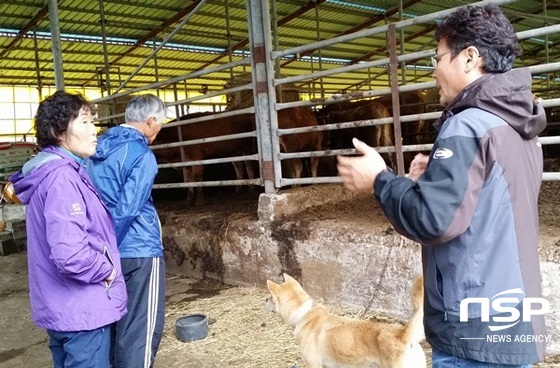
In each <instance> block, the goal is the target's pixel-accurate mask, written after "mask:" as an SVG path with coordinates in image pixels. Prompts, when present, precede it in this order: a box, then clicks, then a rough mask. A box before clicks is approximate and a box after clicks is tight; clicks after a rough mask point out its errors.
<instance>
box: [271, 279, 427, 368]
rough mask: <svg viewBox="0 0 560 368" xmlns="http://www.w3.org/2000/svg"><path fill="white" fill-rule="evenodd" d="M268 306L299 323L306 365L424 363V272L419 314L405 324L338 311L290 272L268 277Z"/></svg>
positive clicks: (415, 292)
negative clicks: (348, 315) (281, 276)
mask: <svg viewBox="0 0 560 368" xmlns="http://www.w3.org/2000/svg"><path fill="white" fill-rule="evenodd" d="M267 285H268V289H269V290H270V293H271V297H270V298H268V299H267V300H266V304H267V307H268V309H270V310H271V311H273V312H275V313H278V314H279V315H280V316H281V317H282V319H283V320H284V321H285V322H286V323H288V324H289V325H291V326H292V327H293V328H294V335H295V336H296V338H297V341H298V343H299V346H300V350H301V354H302V357H303V360H304V362H305V365H306V367H307V368H358V367H364V368H366V367H367V368H373V367H379V368H425V367H426V356H425V355H424V351H423V350H422V347H421V346H420V344H419V342H420V341H421V340H422V339H423V337H424V327H423V316H424V314H423V299H424V286H423V279H422V277H418V278H417V279H416V280H415V281H414V285H413V288H412V303H413V306H414V314H413V315H412V318H411V319H410V321H408V323H407V324H406V325H405V326H402V325H400V324H388V323H380V322H373V321H369V320H357V319H351V318H346V317H340V316H336V315H334V314H332V313H330V312H329V311H328V310H327V308H326V307H325V306H323V305H321V304H314V303H313V301H312V300H311V297H310V296H309V295H308V294H307V293H306V292H305V291H304V290H303V288H302V287H301V285H300V284H299V283H298V282H297V281H296V280H295V279H294V278H293V277H291V276H290V275H287V274H284V282H283V283H282V284H276V283H274V282H272V281H270V280H268V281H267Z"/></svg>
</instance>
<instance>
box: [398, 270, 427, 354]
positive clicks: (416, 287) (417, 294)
mask: <svg viewBox="0 0 560 368" xmlns="http://www.w3.org/2000/svg"><path fill="white" fill-rule="evenodd" d="M411 297H412V307H413V310H414V312H413V314H412V317H411V318H410V320H409V321H408V323H407V324H406V326H405V327H404V329H403V334H402V340H403V341H404V342H405V343H418V342H420V341H422V340H423V339H424V278H423V277H422V276H418V277H417V278H416V280H414V283H413V284H412V292H411Z"/></svg>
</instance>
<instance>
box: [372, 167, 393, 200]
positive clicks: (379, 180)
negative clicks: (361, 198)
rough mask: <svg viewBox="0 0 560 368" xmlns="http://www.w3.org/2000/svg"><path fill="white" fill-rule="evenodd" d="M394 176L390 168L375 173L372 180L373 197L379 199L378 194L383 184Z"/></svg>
mask: <svg viewBox="0 0 560 368" xmlns="http://www.w3.org/2000/svg"><path fill="white" fill-rule="evenodd" d="M395 177H396V175H395V173H393V171H391V170H390V169H385V170H383V171H381V172H380V173H379V174H377V177H376V178H375V181H374V182H373V195H374V196H375V198H377V199H379V196H378V194H379V193H381V191H382V190H383V187H384V186H385V184H387V183H388V182H389V181H391V180H393V179H394V178H395Z"/></svg>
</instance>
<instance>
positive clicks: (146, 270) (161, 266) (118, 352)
mask: <svg viewBox="0 0 560 368" xmlns="http://www.w3.org/2000/svg"><path fill="white" fill-rule="evenodd" d="M121 265H122V272H123V275H124V279H125V282H126V290H127V294H128V303H127V307H128V313H127V314H126V315H125V316H124V317H123V318H122V319H121V320H120V321H118V322H117V323H116V324H115V330H114V338H115V339H116V340H115V345H114V349H115V351H114V358H115V359H114V368H149V367H153V365H154V360H155V356H156V353H157V350H158V348H159V343H160V342H161V337H162V335H163V325H164V322H165V321H164V317H165V263H164V260H163V258H121Z"/></svg>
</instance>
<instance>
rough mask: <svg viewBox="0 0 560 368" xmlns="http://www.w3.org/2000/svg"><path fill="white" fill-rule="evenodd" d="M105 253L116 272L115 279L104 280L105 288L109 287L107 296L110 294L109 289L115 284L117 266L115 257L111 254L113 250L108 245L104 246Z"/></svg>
mask: <svg viewBox="0 0 560 368" xmlns="http://www.w3.org/2000/svg"><path fill="white" fill-rule="evenodd" d="M103 255H105V257H107V259H108V260H109V263H110V264H111V265H112V266H113V272H115V277H113V280H111V281H104V282H105V288H106V289H107V296H109V289H110V288H111V285H112V284H113V281H115V279H116V278H117V267H116V265H115V262H114V261H113V257H112V256H111V252H110V251H109V248H108V247H107V246H106V245H105V246H103Z"/></svg>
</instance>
